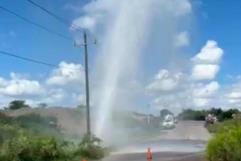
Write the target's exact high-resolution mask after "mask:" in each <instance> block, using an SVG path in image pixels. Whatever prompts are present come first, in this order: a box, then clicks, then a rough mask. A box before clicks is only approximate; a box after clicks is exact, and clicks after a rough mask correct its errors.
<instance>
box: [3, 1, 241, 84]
mask: <svg viewBox="0 0 241 161" xmlns="http://www.w3.org/2000/svg"><path fill="white" fill-rule="evenodd" d="M37 2H39V3H40V4H41V5H43V6H46V8H48V9H49V10H51V11H53V12H54V13H56V14H58V15H60V16H61V17H64V18H65V19H68V20H69V21H70V22H71V21H72V20H73V19H74V18H76V17H77V16H79V15H80V14H81V11H80V13H76V12H74V11H72V10H71V9H70V7H68V5H70V4H74V5H78V6H82V5H84V4H85V3H86V2H85V1H77V0H71V1H66V0H60V1H55V2H53V1H48V0H43V1H37ZM194 4H195V5H196V6H195V7H196V8H197V10H196V11H195V17H196V20H195V21H196V27H197V34H196V35H195V40H194V41H193V43H194V44H193V45H192V46H191V47H192V50H191V51H193V52H194V53H192V54H195V53H196V52H197V51H198V50H199V49H200V47H201V46H202V45H203V44H204V43H205V41H206V40H207V39H214V40H217V41H218V42H219V44H220V46H222V48H223V49H224V50H225V59H224V60H223V62H222V70H221V72H220V74H219V79H220V80H221V81H225V80H224V79H225V76H226V75H228V74H230V75H238V74H240V71H239V68H240V67H241V64H240V60H239V58H240V56H239V55H240V51H239V50H240V49H239V48H240V44H241V37H240V36H238V35H241V30H240V28H241V22H240V21H238V19H239V15H240V14H241V10H240V6H241V2H239V1H232V2H229V1H201V4H200V3H198V4H196V3H194ZM1 6H4V7H6V8H8V9H10V10H12V11H14V12H16V13H18V14H20V15H22V16H24V17H27V18H29V19H31V20H33V21H34V22H37V23H39V24H42V25H44V26H46V27H48V28H50V29H52V30H54V31H56V32H59V33H63V34H64V35H66V36H69V37H71V33H70V32H69V28H67V27H66V26H65V25H63V24H61V23H59V22H58V21H56V20H55V19H54V18H52V17H50V16H48V15H47V14H46V13H44V12H42V11H41V10H39V9H38V8H36V7H34V6H32V5H31V4H30V3H28V2H27V1H25V0H22V1H17V0H11V1H9V0H2V1H1ZM227 6H229V7H227ZM0 24H1V27H0V39H1V44H0V45H1V50H4V51H9V52H12V53H16V54H20V55H22V56H28V57H33V58H36V59H40V60H43V61H47V62H50V63H53V64H58V63H59V62H60V61H62V60H66V61H71V62H76V63H77V62H78V60H80V59H82V57H81V55H80V54H81V53H80V49H76V48H74V46H73V43H72V42H69V41H66V40H64V39H62V38H60V37H58V36H55V35H52V34H49V33H48V32H46V31H43V30H41V29H39V28H37V27H35V26H32V25H30V24H28V23H26V22H24V21H22V20H20V19H18V18H17V17H15V16H12V15H9V14H8V13H5V12H3V11H1V18H0ZM29 65H31V66H34V67H33V68H31V69H30V68H29ZM42 70H43V71H44V72H46V70H49V69H48V67H47V68H46V67H44V66H39V65H34V64H31V63H26V62H21V61H19V60H16V59H14V58H8V57H5V56H1V68H0V72H1V75H2V76H8V75H9V72H11V71H15V72H21V73H22V72H27V73H28V72H36V73H38V72H41V71H42Z"/></svg>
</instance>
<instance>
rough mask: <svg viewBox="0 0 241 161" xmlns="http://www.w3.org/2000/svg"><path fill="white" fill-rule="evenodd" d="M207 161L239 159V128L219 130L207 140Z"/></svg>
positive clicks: (240, 148) (240, 153)
mask: <svg viewBox="0 0 241 161" xmlns="http://www.w3.org/2000/svg"><path fill="white" fill-rule="evenodd" d="M206 155H207V159H208V160H209V161H240V160H241V159H240V158H241V128H232V129H230V130H228V131H226V132H219V133H217V134H216V135H215V137H214V138H213V139H212V140H210V141H209V143H208V146H207V149H206Z"/></svg>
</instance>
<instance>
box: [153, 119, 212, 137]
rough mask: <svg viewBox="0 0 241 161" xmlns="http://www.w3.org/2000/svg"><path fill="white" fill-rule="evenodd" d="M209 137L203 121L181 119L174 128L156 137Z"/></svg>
mask: <svg viewBox="0 0 241 161" xmlns="http://www.w3.org/2000/svg"><path fill="white" fill-rule="evenodd" d="M210 137H211V135H210V134H209V132H208V131H207V129H206V128H204V122H203V121H181V122H179V123H178V124H177V126H176V128H175V129H173V130H168V131H165V132H163V133H162V134H161V135H160V136H159V137H157V138H156V139H168V140H202V141H208V140H209V139H210Z"/></svg>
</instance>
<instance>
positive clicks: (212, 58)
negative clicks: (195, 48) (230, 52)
mask: <svg viewBox="0 0 241 161" xmlns="http://www.w3.org/2000/svg"><path fill="white" fill-rule="evenodd" d="M222 56H223V49H221V48H220V47H218V44H217V42H216V41H213V40H209V41H207V43H206V45H205V46H204V47H203V48H202V49H201V51H200V53H198V54H197V55H196V56H195V57H194V58H193V62H194V63H195V64H219V63H220V61H221V59H222Z"/></svg>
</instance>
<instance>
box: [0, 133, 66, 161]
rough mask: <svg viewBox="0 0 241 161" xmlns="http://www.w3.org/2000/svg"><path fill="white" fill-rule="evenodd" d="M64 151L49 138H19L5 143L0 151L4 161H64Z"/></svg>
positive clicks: (0, 156)
mask: <svg viewBox="0 0 241 161" xmlns="http://www.w3.org/2000/svg"><path fill="white" fill-rule="evenodd" d="M67 158H68V157H67V155H65V153H64V151H63V150H62V149H61V147H60V146H59V145H58V144H57V141H56V140H55V139H54V138H51V137H42V136H41V137H40V136H35V137H34V136H31V137H30V136H23V135H22V136H19V137H15V138H14V139H11V140H8V141H6V142H5V143H4V144H3V145H2V147H1V151H0V159H1V160H4V161H58V160H60V159H61V161H64V160H65V159H67Z"/></svg>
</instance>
